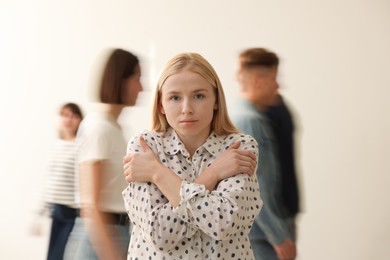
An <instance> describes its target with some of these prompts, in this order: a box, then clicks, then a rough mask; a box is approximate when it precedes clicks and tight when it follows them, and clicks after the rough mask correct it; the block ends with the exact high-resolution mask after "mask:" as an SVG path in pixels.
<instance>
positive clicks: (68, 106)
mask: <svg viewBox="0 0 390 260" xmlns="http://www.w3.org/2000/svg"><path fill="white" fill-rule="evenodd" d="M64 109H69V110H70V111H72V113H73V114H75V115H78V116H79V117H80V119H83V112H82V111H81V109H80V107H79V106H78V105H77V104H75V103H71V102H69V103H65V104H64V105H62V106H61V108H60V114H62V111H64Z"/></svg>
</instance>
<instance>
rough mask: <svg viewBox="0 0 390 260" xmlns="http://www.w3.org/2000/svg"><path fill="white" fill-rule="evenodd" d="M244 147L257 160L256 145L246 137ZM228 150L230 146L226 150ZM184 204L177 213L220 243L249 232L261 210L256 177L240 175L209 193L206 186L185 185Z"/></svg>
mask: <svg viewBox="0 0 390 260" xmlns="http://www.w3.org/2000/svg"><path fill="white" fill-rule="evenodd" d="M242 137H244V140H241V142H242V143H245V145H241V147H240V148H241V149H247V150H251V151H252V152H253V153H254V154H255V155H256V158H257V157H258V145H257V142H256V141H255V140H254V139H253V138H251V137H250V136H247V135H243V136H242ZM226 149H227V147H226ZM180 195H181V202H180V204H179V205H178V207H176V208H175V209H174V212H175V213H176V214H177V215H178V216H179V217H180V219H181V220H183V221H184V222H185V223H188V224H190V225H192V226H195V227H197V228H199V229H201V230H202V231H203V232H204V233H206V234H207V235H209V236H210V237H213V238H214V239H217V240H227V239H229V238H230V237H231V236H232V235H234V234H235V233H238V232H245V233H249V231H250V229H251V227H252V224H253V221H254V218H255V217H256V215H258V214H259V212H260V209H261V207H262V200H261V199H260V190H259V184H258V182H257V177H256V174H253V175H252V176H248V175H247V174H238V175H236V176H234V177H230V178H227V179H225V180H223V181H221V182H220V183H219V184H218V186H217V189H216V190H214V191H212V192H209V191H208V190H206V189H205V187H204V185H199V184H193V183H188V182H183V183H182V186H181V194H180Z"/></svg>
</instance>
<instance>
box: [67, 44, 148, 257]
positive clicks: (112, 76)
mask: <svg viewBox="0 0 390 260" xmlns="http://www.w3.org/2000/svg"><path fill="white" fill-rule="evenodd" d="M140 76H141V69H140V66H139V60H138V58H137V57H136V56H135V55H133V54H132V53H130V52H128V51H125V50H122V49H114V50H113V51H112V52H111V54H110V56H109V58H108V60H107V63H106V66H105V69H104V71H103V75H102V82H101V86H100V101H101V103H100V104H99V107H98V109H97V111H94V112H91V113H90V114H88V115H87V116H86V117H85V119H84V120H83V121H82V123H81V125H80V129H79V132H78V140H79V142H80V151H79V154H78V169H79V173H78V176H79V185H80V187H79V199H80V208H81V210H80V218H77V219H76V223H75V226H74V228H73V231H72V233H71V235H70V238H69V241H68V245H67V248H66V252H65V259H71V260H75V259H80V260H87V259H105V260H106V259H107V260H118V259H125V258H126V254H127V246H128V243H129V240H130V226H129V221H128V217H127V214H126V211H125V208H124V205H123V199H122V196H121V191H122V190H123V189H124V187H125V186H126V182H125V181H124V180H123V175H122V157H123V155H124V154H125V153H126V141H125V138H124V136H123V132H122V129H121V127H120V125H119V124H118V122H117V120H118V117H119V115H120V113H121V111H122V109H123V108H125V107H126V106H133V105H135V103H136V99H137V95H138V93H139V92H140V91H142V85H141V82H140Z"/></svg>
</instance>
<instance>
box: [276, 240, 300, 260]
mask: <svg viewBox="0 0 390 260" xmlns="http://www.w3.org/2000/svg"><path fill="white" fill-rule="evenodd" d="M274 249H275V251H276V254H277V256H278V258H279V260H294V259H295V257H296V256H297V250H296V247H295V244H294V242H293V241H291V240H290V239H286V240H284V241H283V242H282V243H281V244H277V245H274Z"/></svg>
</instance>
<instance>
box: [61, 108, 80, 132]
mask: <svg viewBox="0 0 390 260" xmlns="http://www.w3.org/2000/svg"><path fill="white" fill-rule="evenodd" d="M65 109H69V110H70V111H71V112H72V113H73V114H75V115H77V116H78V117H79V118H80V121H79V122H81V120H83V112H81V109H80V107H79V106H78V105H77V104H75V103H71V102H69V103H65V104H63V105H62V106H61V108H60V111H59V112H60V115H62V113H63V112H64V110H65ZM79 126H80V124H79V125H78V126H77V129H76V130H75V132H74V133H73V134H74V135H76V133H77V131H78V129H79ZM59 137H60V138H61V139H64V138H65V136H64V133H63V132H62V131H61V130H60V132H59Z"/></svg>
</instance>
